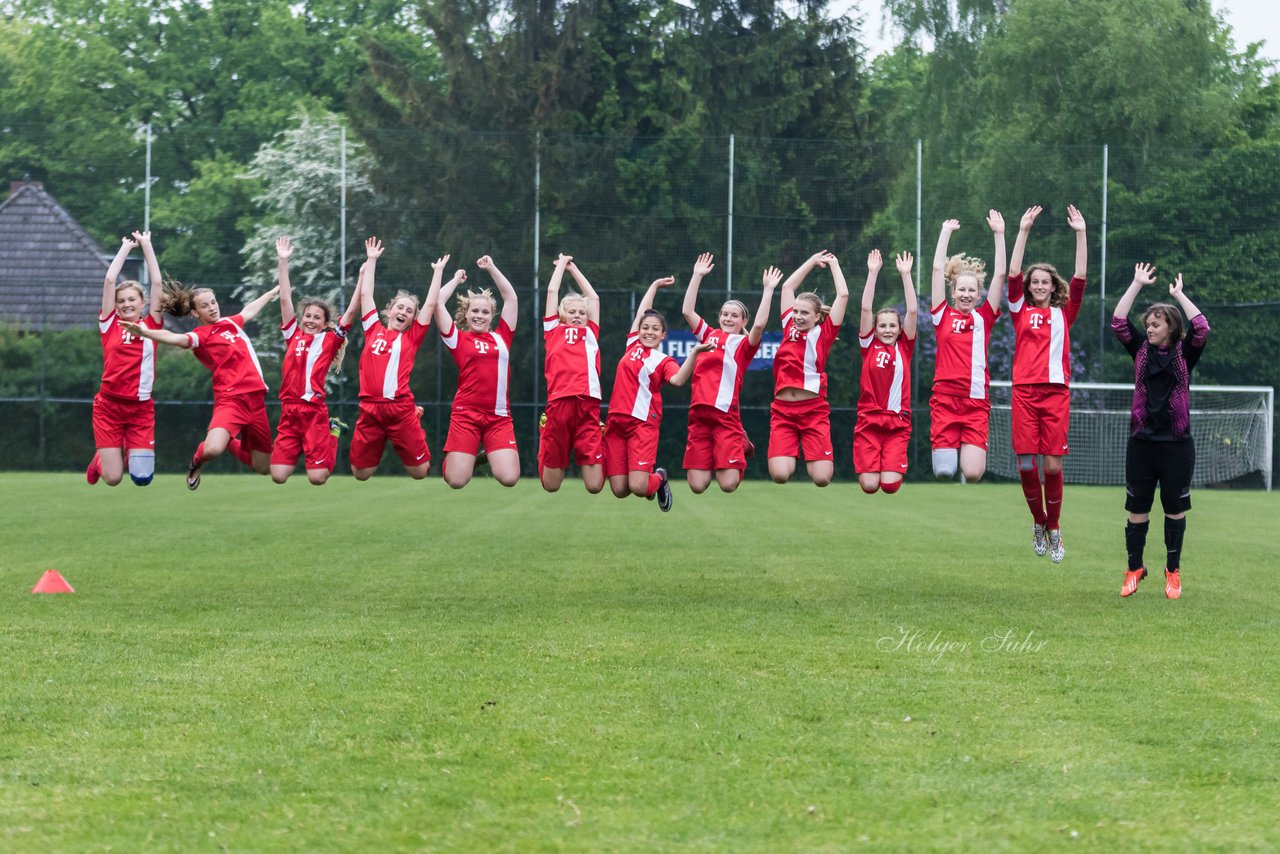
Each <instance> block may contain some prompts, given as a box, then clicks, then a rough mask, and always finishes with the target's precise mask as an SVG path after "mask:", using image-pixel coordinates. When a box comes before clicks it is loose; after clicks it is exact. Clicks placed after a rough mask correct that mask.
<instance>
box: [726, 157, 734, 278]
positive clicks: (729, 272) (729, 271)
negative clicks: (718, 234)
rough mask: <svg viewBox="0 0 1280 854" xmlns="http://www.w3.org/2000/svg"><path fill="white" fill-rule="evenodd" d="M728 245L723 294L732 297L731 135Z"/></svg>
mask: <svg viewBox="0 0 1280 854" xmlns="http://www.w3.org/2000/svg"><path fill="white" fill-rule="evenodd" d="M728 242H729V245H728V247H726V248H727V254H728V259H727V261H726V263H725V276H726V282H725V293H726V295H727V296H730V297H732V296H733V134H729V236H728Z"/></svg>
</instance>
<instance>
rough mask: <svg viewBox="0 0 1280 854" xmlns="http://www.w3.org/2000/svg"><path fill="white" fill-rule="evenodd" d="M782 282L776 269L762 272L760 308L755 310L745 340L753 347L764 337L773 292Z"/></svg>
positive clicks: (770, 268) (780, 273)
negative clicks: (754, 317) (762, 287)
mask: <svg viewBox="0 0 1280 854" xmlns="http://www.w3.org/2000/svg"><path fill="white" fill-rule="evenodd" d="M781 281H782V271H781V270H779V269H778V268H777V267H769V268H768V269H767V270H765V271H764V276H763V277H762V284H763V285H764V289H763V290H762V291H761V292H760V307H759V308H757V309H756V319H755V320H754V321H753V322H752V324H751V331H750V332H748V333H747V340H748V341H750V342H751V346H752V347H755V346H756V345H757V344H759V343H760V337H761V336H762V335H764V330H765V327H766V326H768V325H769V312H770V310H771V309H772V307H773V291H774V289H775V288H776V287H778V282H781Z"/></svg>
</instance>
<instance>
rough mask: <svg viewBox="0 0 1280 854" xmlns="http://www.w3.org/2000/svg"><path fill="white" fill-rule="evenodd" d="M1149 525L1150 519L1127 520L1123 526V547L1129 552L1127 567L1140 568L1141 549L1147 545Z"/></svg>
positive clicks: (1141, 564) (1141, 565) (1131, 568)
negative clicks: (1139, 520)
mask: <svg viewBox="0 0 1280 854" xmlns="http://www.w3.org/2000/svg"><path fill="white" fill-rule="evenodd" d="M1150 527H1151V521H1150V520H1148V521H1146V522H1129V523H1127V524H1126V525H1125V526H1124V547H1125V550H1126V551H1127V552H1129V569H1130V571H1132V570H1135V569H1141V568H1142V567H1143V563H1142V550H1143V549H1144V548H1145V547H1146V545H1147V529H1149V528H1150Z"/></svg>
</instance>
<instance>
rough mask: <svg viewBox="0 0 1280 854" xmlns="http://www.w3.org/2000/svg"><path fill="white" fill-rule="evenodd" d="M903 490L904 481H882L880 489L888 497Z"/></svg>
mask: <svg viewBox="0 0 1280 854" xmlns="http://www.w3.org/2000/svg"><path fill="white" fill-rule="evenodd" d="M901 488H902V481H900V480H892V481H888V480H882V481H880V489H881V490H883V491H884V492H885V494H887V495H893V494H894V493H895V492H897V491H898V490H899V489H901Z"/></svg>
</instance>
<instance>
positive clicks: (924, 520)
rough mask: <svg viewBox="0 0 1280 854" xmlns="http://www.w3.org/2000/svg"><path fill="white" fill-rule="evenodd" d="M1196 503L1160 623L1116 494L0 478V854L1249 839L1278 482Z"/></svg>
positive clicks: (1271, 825)
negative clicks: (1051, 526) (1048, 497)
mask: <svg viewBox="0 0 1280 854" xmlns="http://www.w3.org/2000/svg"><path fill="white" fill-rule="evenodd" d="M1195 500H1196V509H1195V510H1194V511H1193V512H1192V513H1191V518H1190V523H1189V527H1188V532H1187V546H1186V552H1185V556H1184V576H1185V581H1184V587H1185V593H1184V596H1183V599H1182V600H1181V601H1178V602H1169V601H1167V600H1165V598H1164V595H1163V579H1162V577H1161V574H1160V572H1159V570H1158V568H1157V569H1156V570H1155V571H1153V573H1152V577H1151V578H1148V579H1147V581H1146V582H1144V583H1143V585H1142V588H1141V589H1140V590H1139V591H1138V593H1137V595H1136V596H1134V597H1133V598H1132V599H1130V600H1121V599H1120V598H1119V595H1118V594H1119V588H1120V582H1121V578H1122V575H1123V570H1124V553H1123V536H1122V533H1123V515H1124V514H1123V511H1122V509H1121V507H1122V501H1123V494H1122V490H1120V489H1099V488H1082V487H1068V489H1067V495H1066V505H1065V506H1066V512H1065V518H1064V524H1063V530H1064V534H1065V538H1066V544H1067V558H1066V561H1065V562H1064V563H1063V564H1062V565H1061V566H1053V565H1052V564H1050V563H1049V561H1048V559H1047V558H1036V557H1034V555H1033V554H1032V552H1031V546H1030V534H1029V520H1028V518H1027V513H1026V509H1025V505H1024V504H1023V502H1022V499H1021V494H1020V492H1019V490H1018V487H1017V486H1016V485H987V484H982V485H976V486H964V487H961V486H937V485H932V484H930V485H922V484H915V483H912V484H908V485H907V486H906V487H905V489H904V490H903V492H902V493H900V494H899V495H897V496H894V497H886V496H882V495H881V496H875V497H868V496H864V495H862V494H861V493H859V492H858V490H857V488H856V486H854V485H852V484H850V483H839V484H837V485H834V486H832V487H831V488H829V489H827V490H825V491H820V490H817V489H815V488H813V487H812V486H808V485H792V486H787V487H779V486H775V485H772V484H765V483H749V484H747V485H746V486H745V487H743V489H742V490H741V491H740V492H739V493H738V494H736V495H732V496H724V495H721V494H718V493H716V494H711V493H708V494H707V495H704V496H692V495H690V494H689V492H688V490H687V489H686V488H684V487H683V486H681V487H678V488H677V490H676V506H675V509H674V510H673V511H672V512H671V513H670V514H667V515H665V516H664V515H663V514H661V513H659V512H658V509H657V507H656V506H655V505H653V504H651V503H646V502H641V501H638V500H634V499H630V500H627V501H625V502H620V501H617V500H615V499H613V498H611V497H607V496H598V497H591V496H587V495H586V494H585V492H584V491H583V490H582V489H581V486H580V485H579V484H572V485H568V484H567V485H566V488H565V489H564V490H563V491H562V492H561V493H560V494H558V495H546V494H544V493H542V492H541V490H540V489H538V488H537V486H536V484H535V483H533V482H526V483H522V484H520V486H518V487H517V488H516V489H515V490H513V491H505V490H500V489H499V488H498V487H496V486H494V485H493V484H492V483H491V482H480V481H478V482H476V483H473V484H472V485H471V486H469V487H468V488H467V489H466V490H463V491H462V492H459V493H450V492H449V491H448V490H447V488H446V487H444V486H443V484H442V483H441V482H440V481H439V480H438V479H436V480H431V481H428V482H412V481H410V480H408V479H405V478H384V479H381V480H377V479H375V480H373V481H370V482H368V483H365V484H358V483H355V482H353V481H350V480H347V479H342V480H335V481H334V482H332V483H331V484H329V485H327V486H325V487H323V488H321V489H316V488H314V487H310V486H308V485H307V484H306V483H305V481H304V480H295V481H293V482H291V483H289V484H288V485H286V486H283V487H276V486H273V485H272V484H270V483H269V482H266V481H265V480H263V479H257V478H251V477H247V476H210V477H206V478H205V482H204V485H203V486H202V487H201V489H200V491H199V492H197V493H195V494H188V493H187V491H186V490H185V489H184V488H183V486H182V483H181V478H177V477H164V478H161V479H159V480H157V482H156V483H155V484H153V485H152V486H151V487H149V488H147V489H145V490H143V489H137V488H134V487H131V486H121V487H118V488H116V489H114V490H113V489H107V488H104V487H101V486H99V487H96V488H93V489H90V488H89V487H87V486H85V484H84V482H83V480H81V479H79V478H78V477H75V476H71V475H17V474H9V475H4V476H3V477H0V501H2V502H3V506H4V508H5V512H4V521H5V531H4V534H3V542H4V548H3V552H2V554H0V609H2V610H0V613H2V614H3V620H2V622H0V632H2V634H0V637H2V638H3V645H4V646H3V655H2V656H0V690H2V691H3V702H2V703H0V848H3V849H4V850H6V851H70V850H105V849H114V850H123V851H163V850H193V849H194V850H220V849H229V850H233V851H271V850H299V849H303V850H361V851H380V850H489V849H498V850H520V851H525V850H563V849H570V850H654V849H660V850H668V849H692V850H705V851H742V850H748V851H778V850H796V849H802V850H831V851H835V850H847V849H862V848H865V849H868V850H886V849H896V850H920V849H954V850H982V851H988V850H1011V851H1028V850H1044V849H1059V848H1066V847H1069V846H1073V845H1077V846H1083V847H1084V848H1085V849H1088V850H1117V849H1126V850H1135V849H1136V850H1141V849H1145V850H1151V851H1170V850H1207V849H1213V850H1218V851H1225V850H1250V849H1252V850H1268V849H1270V850H1274V849H1275V848H1276V847H1277V846H1280V829H1277V824H1276V821H1275V814H1274V812H1273V810H1274V808H1275V805H1276V804H1277V803H1280V770H1278V768H1280V675H1277V667H1276V664H1275V662H1276V660H1277V658H1278V656H1277V653H1278V652H1280V616H1278V614H1280V611H1278V610H1277V602H1280V597H1278V595H1277V594H1278V593H1280V582H1278V581H1277V573H1276V571H1275V567H1276V562H1277V561H1276V549H1277V546H1276V537H1275V527H1276V521H1277V519H1280V513H1278V512H1277V511H1280V496H1275V495H1268V494H1265V493H1258V492H1209V491H1200V492H1197V494H1196V499H1195ZM1152 528H1153V531H1152V537H1151V541H1150V543H1149V547H1148V552H1147V555H1148V561H1149V563H1150V564H1152V565H1154V566H1155V567H1160V566H1162V561H1163V555H1164V553H1163V543H1162V539H1161V535H1160V533H1159V524H1158V523H1155V524H1153V526H1152ZM50 567H53V568H57V569H58V570H60V571H61V572H62V574H63V575H64V576H65V577H66V578H67V579H68V581H70V583H71V584H72V585H73V586H75V588H76V593H75V594H73V595H63V596H35V595H32V594H31V593H30V592H29V591H30V589H31V587H32V585H34V584H35V582H36V581H37V580H38V579H39V577H40V575H41V573H42V572H43V571H44V570H45V569H47V568H50ZM1268 815H1270V816H1271V818H1267V816H1268Z"/></svg>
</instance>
